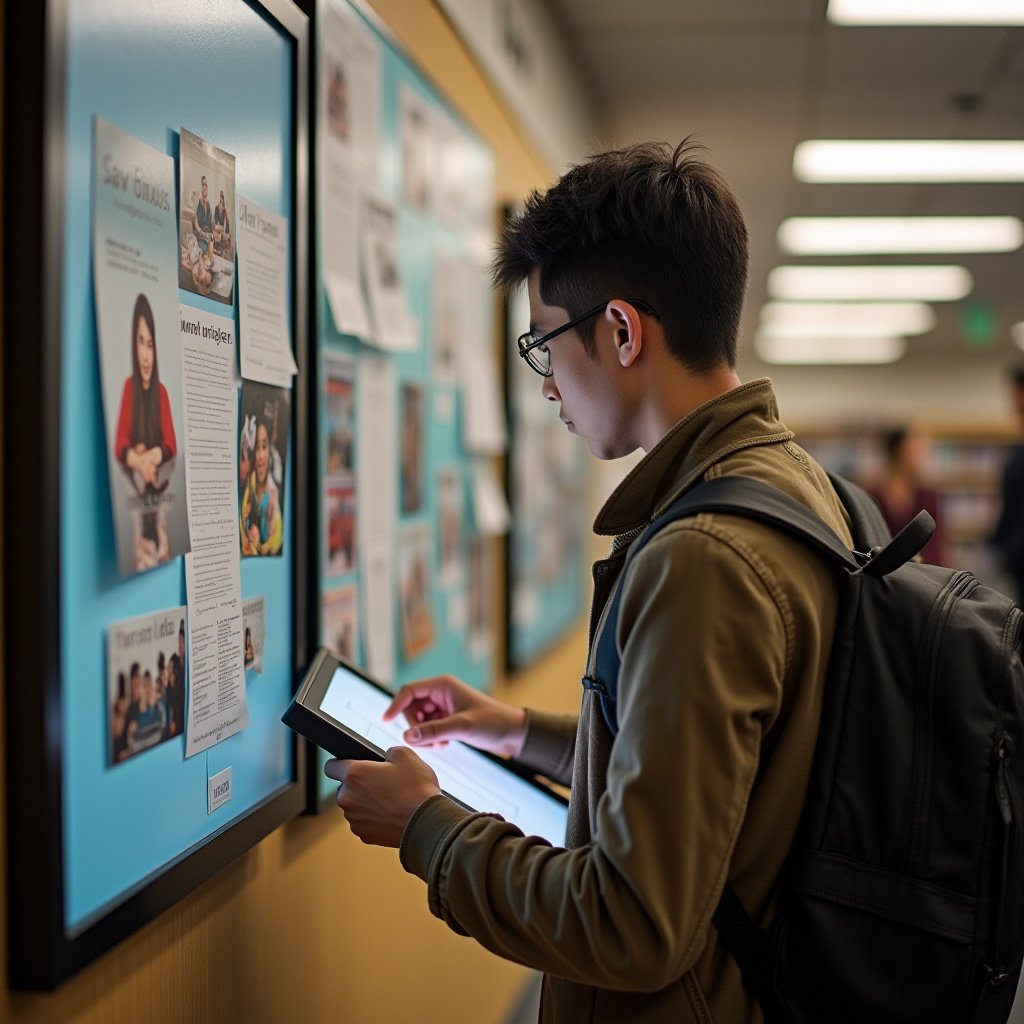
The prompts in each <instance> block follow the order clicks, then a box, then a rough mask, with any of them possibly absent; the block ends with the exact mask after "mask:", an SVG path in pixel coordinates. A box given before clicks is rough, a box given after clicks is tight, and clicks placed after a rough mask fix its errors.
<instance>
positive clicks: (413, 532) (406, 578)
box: [398, 525, 434, 661]
mask: <svg viewBox="0 0 1024 1024" xmlns="http://www.w3.org/2000/svg"><path fill="white" fill-rule="evenodd" d="M398 573H399V576H398V604H399V610H400V613H401V620H402V656H403V658H404V659H405V660H406V661H411V660H412V659H413V658H415V657H417V656H418V655H420V654H422V653H423V652H424V651H425V650H427V648H429V647H430V645H431V644H432V643H433V642H434V613H433V609H432V604H433V592H432V589H431V585H430V545H429V539H428V534H427V527H426V526H425V525H416V526H407V527H405V529H403V530H402V533H401V537H400V541H399V552H398Z"/></svg>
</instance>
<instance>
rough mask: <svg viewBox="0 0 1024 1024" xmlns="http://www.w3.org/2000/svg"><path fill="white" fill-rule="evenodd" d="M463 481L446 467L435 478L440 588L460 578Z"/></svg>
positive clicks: (456, 470)
mask: <svg viewBox="0 0 1024 1024" xmlns="http://www.w3.org/2000/svg"><path fill="white" fill-rule="evenodd" d="M462 503H463V498H462V479H461V477H460V475H459V471H458V469H456V468H455V467H454V466H446V467H444V468H443V469H441V470H440V472H439V473H438V475H437V531H438V553H439V558H438V564H439V566H440V577H441V584H442V585H443V586H450V585H451V584H453V583H457V582H458V581H459V579H460V577H461V576H462V563H463V557H464V555H463V550H462V530H463V523H462Z"/></svg>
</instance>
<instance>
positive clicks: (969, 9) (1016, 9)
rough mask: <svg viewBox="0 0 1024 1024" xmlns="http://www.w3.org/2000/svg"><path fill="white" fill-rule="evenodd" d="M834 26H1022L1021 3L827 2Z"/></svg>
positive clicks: (966, 0) (1023, 7)
mask: <svg viewBox="0 0 1024 1024" xmlns="http://www.w3.org/2000/svg"><path fill="white" fill-rule="evenodd" d="M828 20H829V21H831V22H834V23H835V24H837V25H1024V3H1022V2H1021V0H829V4H828Z"/></svg>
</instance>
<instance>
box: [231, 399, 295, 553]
mask: <svg viewBox="0 0 1024 1024" xmlns="http://www.w3.org/2000/svg"><path fill="white" fill-rule="evenodd" d="M289 394H290V392H289V391H287V390H286V389H285V388H275V387H272V386H271V385H269V384H257V383H254V382H253V381H249V380H247V381H243V383H242V414H241V416H240V418H239V422H240V423H241V424H242V427H241V432H240V436H239V441H238V529H239V537H240V543H241V549H242V555H243V557H246V558H249V557H255V556H258V555H280V554H281V547H282V544H283V541H284V515H285V509H284V480H285V463H286V460H287V458H288V427H289V424H290V422H291V403H290V401H289Z"/></svg>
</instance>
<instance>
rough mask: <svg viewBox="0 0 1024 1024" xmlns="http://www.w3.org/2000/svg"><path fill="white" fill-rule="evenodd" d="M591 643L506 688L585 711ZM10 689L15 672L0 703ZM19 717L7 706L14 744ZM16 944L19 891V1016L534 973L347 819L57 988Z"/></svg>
mask: <svg viewBox="0 0 1024 1024" xmlns="http://www.w3.org/2000/svg"><path fill="white" fill-rule="evenodd" d="M372 6H373V7H374V9H375V10H376V11H377V13H378V14H379V15H380V17H381V19H382V20H383V22H384V23H385V24H387V25H388V26H389V27H390V28H391V29H392V31H393V33H394V35H395V37H396V39H397V40H398V42H399V43H400V44H401V45H402V46H404V48H405V49H406V51H407V52H408V53H409V55H410V56H411V57H412V58H413V59H414V60H415V61H417V62H418V63H419V64H420V66H421V67H422V68H423V69H424V71H425V72H426V73H427V75H428V76H430V77H431V78H432V79H433V81H434V83H435V84H436V85H437V87H438V88H439V90H440V91H441V92H442V93H443V94H444V95H445V96H447V97H448V99H449V100H450V101H451V102H452V103H453V105H454V106H455V107H456V109H458V110H459V111H460V112H461V113H462V114H463V116H465V117H466V119H467V120H468V121H469V122H470V123H471V124H472V125H473V126H474V128H475V129H476V130H477V131H478V132H479V133H480V135H481V136H483V137H484V138H485V139H486V140H487V141H488V143H489V144H490V145H491V146H492V147H493V148H494V151H495V156H496V163H497V182H496V186H497V192H498V197H499V199H500V200H505V199H513V198H518V197H520V196H521V195H522V194H523V193H524V192H526V191H528V190H529V189H530V188H533V187H537V186H543V185H544V184H545V183H546V182H547V181H548V180H549V179H550V177H551V173H550V170H549V168H548V167H547V166H545V164H544V163H543V161H542V160H541V159H540V158H539V157H538V156H537V155H536V154H535V152H534V151H533V150H532V148H531V147H530V146H529V145H528V144H526V143H525V142H524V141H523V140H522V137H521V134H520V132H519V130H518V128H517V126H516V125H515V124H514V123H513V121H512V120H511V119H510V117H509V116H508V115H507V114H506V112H505V111H504V109H503V108H502V106H501V104H500V103H499V101H498V99H497V98H496V96H495V95H494V93H493V91H492V90H491V88H490V86H489V85H488V84H487V83H486V82H485V81H484V80H483V79H482V78H481V76H480V75H479V74H478V73H477V71H476V69H475V67H474V65H473V63H472V61H471V60H470V58H469V57H468V56H467V54H466V51H465V49H464V48H463V46H462V45H461V43H460V42H459V41H458V39H457V37H456V36H455V34H454V32H453V31H452V29H451V27H450V26H449V24H448V23H447V22H446V21H445V19H444V18H443V17H442V15H441V14H440V12H439V10H438V8H437V7H436V6H435V5H434V4H433V3H432V2H431V0H375V2H374V3H373V5H372ZM0 452H2V448H0ZM0 507H2V506H0ZM8 555H9V553H7V552H0V559H2V558H4V557H7V556H8ZM499 585H500V582H496V587H498V586H499ZM496 596H497V594H496ZM497 635H498V636H499V637H500V630H498V631H497ZM584 642H585V641H584V636H583V633H582V627H581V628H580V630H579V631H578V632H577V633H576V634H575V635H573V636H572V637H570V638H569V639H568V640H567V641H566V642H565V643H564V644H562V645H561V646H560V647H559V648H558V649H557V650H556V651H555V652H553V653H552V654H551V655H550V656H549V657H548V658H546V659H545V661H544V662H543V663H542V664H540V665H539V666H538V667H537V668H536V669H533V670H531V671H529V672H527V673H524V674H523V675H522V676H521V677H520V678H518V679H515V680H509V679H499V680H498V682H497V685H496V688H495V693H496V694H497V695H498V696H503V697H505V698H506V699H509V700H513V701H516V702H522V703H524V704H526V703H529V704H533V705H535V706H538V707H544V708H549V709H555V710H557V709H561V708H571V707H573V706H574V704H575V702H576V701H577V687H578V683H577V680H578V678H579V671H580V668H579V664H580V660H581V658H582V654H583V649H584ZM0 644H2V637H0ZM498 653H499V655H500V651H499V652H498ZM0 671H2V670H0ZM6 684H7V681H6V680H5V679H3V678H2V676H0V697H2V691H3V687H4V686H5V685H6ZM3 724H4V723H3V702H2V700H0V744H2V742H3V735H4V732H3ZM0 755H2V751H0ZM19 838H20V837H18V836H7V835H6V832H5V824H4V822H3V821H2V820H0V878H3V877H6V850H7V843H8V842H11V843H15V842H18V841H19ZM7 941H8V936H7V920H6V890H5V889H3V890H2V891H0V1021H5V1022H6V1021H10V1022H12V1024H57V1022H60V1024H101V1022H102V1024H121V1022H132V1024H140V1022H144V1024H165V1022H166V1024H190V1022H207V1021H210V1022H214V1021H215V1022H218V1024H220V1022H224V1024H233V1022H236V1021H245V1022H247V1024H250V1022H251V1024H264V1022H268V1024H269V1022H277V1021H288V1022H292V1021H304V1022H308V1024H320V1022H327V1021H330V1022H358V1024H362V1022H365V1021H371V1020H373V1021H377V1022H380V1024H404V1022H407V1021H418V1022H422V1024H435V1022H438V1024H440V1022H446V1024H459V1022H465V1024H502V1022H504V1021H505V1020H506V1019H507V1016H508V1013H509V1011H510V1009H511V1007H512V1006H513V1005H514V1004H515V1002H516V1001H517V999H518V996H519V993H520V991H521V989H522V987H523V985H524V983H525V981H526V979H527V977H528V974H527V972H526V971H525V970H524V969H523V968H521V967H518V966H516V965H514V964H510V963H507V962H505V961H501V960H499V959H497V958H496V957H493V956H491V955H490V954H488V953H486V952H485V951H484V950H483V949H482V948H480V947H478V946H476V945H475V944H474V943H473V942H472V941H471V940H468V939H465V938H460V937H458V936H456V935H455V934H454V933H453V932H451V931H449V929H448V928H447V927H446V926H445V925H443V924H441V922H439V921H437V920H436V919H435V918H433V917H432V916H431V915H430V913H429V912H428V910H427V907H426V898H425V891H424V887H423V885H422V883H420V882H419V881H418V880H417V879H415V878H413V877H411V876H409V875H406V874H405V872H403V871H402V870H401V868H400V866H399V864H398V859H397V854H396V853H395V852H393V851H383V850H379V849H376V848H368V847H364V846H362V845H361V844H360V843H359V841H358V840H355V839H354V838H353V837H352V835H351V834H350V833H349V832H348V830H347V828H345V827H344V824H343V822H342V821H341V819H340V817H339V816H338V815H337V814H336V813H328V814H326V815H323V816H321V817H319V818H304V819H300V820H297V821H295V822H293V823H291V824H289V825H287V826H285V827H284V828H282V829H279V830H278V831H277V832H275V833H274V834H273V835H271V836H269V837H267V839H265V840H264V841H263V842H262V843H261V844H259V846H257V847H256V848H254V849H252V850H250V851H249V852H248V853H246V854H245V855H244V856H243V857H242V858H240V859H239V860H238V861H236V862H235V863H234V864H232V865H231V866H229V867H228V868H226V869H225V870H224V871H222V872H221V873H220V874H219V875H218V876H217V877H216V878H213V879H212V880H210V881H209V882H208V883H206V884H205V885H204V886H202V887H201V888H200V889H199V890H198V891H197V892H195V893H193V894H192V895H191V896H189V897H187V898H186V899H185V900H183V901H182V902H181V904H180V905H179V906H177V907H175V908H173V909H172V910H170V911H169V912H167V913H166V914H164V915H162V916H161V917H160V918H159V919H157V920H156V921H154V922H152V923H151V924H150V925H149V926H147V927H146V928H145V929H143V930H142V931H141V932H139V933H138V934H136V935H134V936H132V937H131V938H129V939H128V940H126V941H125V942H124V943H122V944H121V945H120V946H119V947H117V948H115V949H114V950H112V951H111V952H110V953H108V954H107V955H106V956H105V957H103V958H102V959H100V960H99V961H98V962H96V963H94V964H93V965H91V966H90V967H88V968H87V969H85V970H84V971H82V972H81V973H80V974H79V975H77V976H76V977H74V978H73V979H71V981H69V982H67V983H66V984H65V985H64V986H62V987H61V988H60V989H59V990H58V991H57V992H56V993H54V994H47V995H36V994H25V993H10V992H9V991H8V989H7V984H6V981H7V976H6V961H7ZM15 941H16V939H15Z"/></svg>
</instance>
